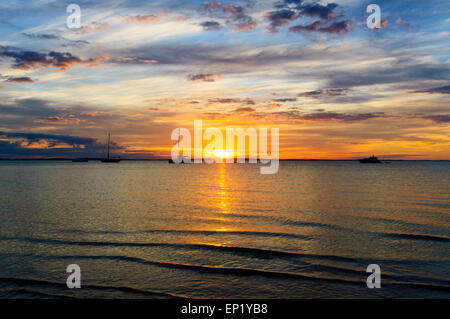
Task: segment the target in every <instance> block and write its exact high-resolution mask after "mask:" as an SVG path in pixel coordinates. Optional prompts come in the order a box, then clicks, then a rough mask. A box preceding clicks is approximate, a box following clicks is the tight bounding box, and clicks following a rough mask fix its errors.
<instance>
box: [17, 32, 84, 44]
mask: <svg viewBox="0 0 450 319" xmlns="http://www.w3.org/2000/svg"><path fill="white" fill-rule="evenodd" d="M21 35H23V36H25V37H27V38H30V39H36V40H63V41H66V42H67V43H65V44H63V45H62V46H63V47H70V46H74V47H82V46H84V45H87V44H89V41H86V40H68V39H66V38H64V37H61V36H59V35H56V34H37V33H25V32H24V33H21Z"/></svg>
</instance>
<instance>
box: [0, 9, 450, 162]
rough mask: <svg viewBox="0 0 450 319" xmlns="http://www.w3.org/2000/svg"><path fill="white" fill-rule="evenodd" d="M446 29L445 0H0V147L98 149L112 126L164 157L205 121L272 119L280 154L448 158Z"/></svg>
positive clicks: (17, 151) (77, 152)
mask: <svg viewBox="0 0 450 319" xmlns="http://www.w3.org/2000/svg"><path fill="white" fill-rule="evenodd" d="M70 3H76V4H78V5H79V6H80V7H81V24H82V26H81V28H79V29H69V28H67V26H66V19H67V16H68V14H67V13H66V7H67V5H68V4H70ZM371 3H376V4H378V5H379V6H380V7H381V17H382V23H381V25H382V28H381V29H376V30H370V29H368V28H367V25H366V19H367V16H368V15H369V14H368V13H366V7H367V5H368V4H371ZM449 32H450V2H449V1H448V0H433V1H392V0H390V1H380V0H376V1H356V0H342V1H332V2H326V1H319V2H318V1H306V0H305V1H301V0H280V1H267V0H260V1H251V0H250V1H220V2H219V1H217V2H215V1H214V2H213V1H212V2H205V1H179V0H169V1H148V0H146V1H143V0H142V1H118V0H115V1H114V0H113V1H81V0H80V1H77V0H71V1H61V0H54V1H53V0H36V1H15V0H12V1H2V2H1V3H0V158H11V157H60V156H61V157H77V156H96V155H99V154H102V152H103V149H104V145H103V144H104V142H105V139H106V134H107V133H108V132H111V134H112V137H113V140H114V141H115V142H116V143H117V144H116V145H115V146H114V148H115V150H114V152H115V153H116V154H118V155H120V156H122V157H126V158H157V157H167V156H169V153H170V149H171V148H172V147H173V145H174V142H173V141H171V139H170V137H171V132H172V130H173V129H174V128H177V127H186V128H189V129H192V127H193V122H194V120H203V125H204V126H205V127H218V128H221V129H224V128H226V127H243V128H248V127H254V128H258V127H265V128H279V130H280V157H281V158H305V159H306V158H327V159H333V158H336V159H344V158H349V159H353V158H360V157H365V156H367V155H372V154H376V155H378V156H379V157H381V158H390V159H450V136H449V132H450V129H449V122H450V107H449V94H450V52H449V47H450V34H449Z"/></svg>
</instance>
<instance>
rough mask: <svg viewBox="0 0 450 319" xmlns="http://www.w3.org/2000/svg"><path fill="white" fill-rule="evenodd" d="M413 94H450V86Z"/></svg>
mask: <svg viewBox="0 0 450 319" xmlns="http://www.w3.org/2000/svg"><path fill="white" fill-rule="evenodd" d="M413 93H440V94H450V85H447V86H441V87H437V88H432V89H426V90H417V91H414V92H413Z"/></svg>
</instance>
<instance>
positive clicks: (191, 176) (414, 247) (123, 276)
mask: <svg viewBox="0 0 450 319" xmlns="http://www.w3.org/2000/svg"><path fill="white" fill-rule="evenodd" d="M449 248H450V162H448V161H436V162H433V161H394V162H392V163H391V164H360V163H358V162H356V161H282V162H280V167H279V171H278V173H277V174H274V175H261V174H260V170H259V165H258V164H212V165H207V164H191V165H170V164H168V163H167V162H163V161H122V162H121V163H118V164H103V163H100V162H97V161H90V162H89V163H72V162H69V161H0V298H177V297H190V298H416V297H418V298H449V297H450V249H449ZM70 264H77V265H79V266H80V268H81V288H80V289H69V288H67V286H66V279H67V277H68V276H69V275H70V274H69V273H67V272H66V268H67V266H68V265H70ZM369 264H377V265H379V267H380V269H381V288H375V289H369V288H368V287H367V285H366V279H367V277H368V276H369V275H370V274H371V273H368V272H366V269H367V266H368V265H369Z"/></svg>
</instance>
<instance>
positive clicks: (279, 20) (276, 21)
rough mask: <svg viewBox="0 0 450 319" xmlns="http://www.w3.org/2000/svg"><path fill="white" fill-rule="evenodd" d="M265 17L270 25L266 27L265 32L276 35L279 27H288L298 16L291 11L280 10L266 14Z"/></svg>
mask: <svg viewBox="0 0 450 319" xmlns="http://www.w3.org/2000/svg"><path fill="white" fill-rule="evenodd" d="M265 17H266V19H267V20H269V21H270V24H269V25H268V26H267V27H266V30H267V31H269V32H271V33H277V32H278V31H279V30H278V28H279V27H284V26H286V25H288V24H289V23H291V21H293V20H295V19H297V17H298V15H297V13H296V12H295V11H293V10H289V9H282V10H278V11H271V12H268V13H266V15H265Z"/></svg>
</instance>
